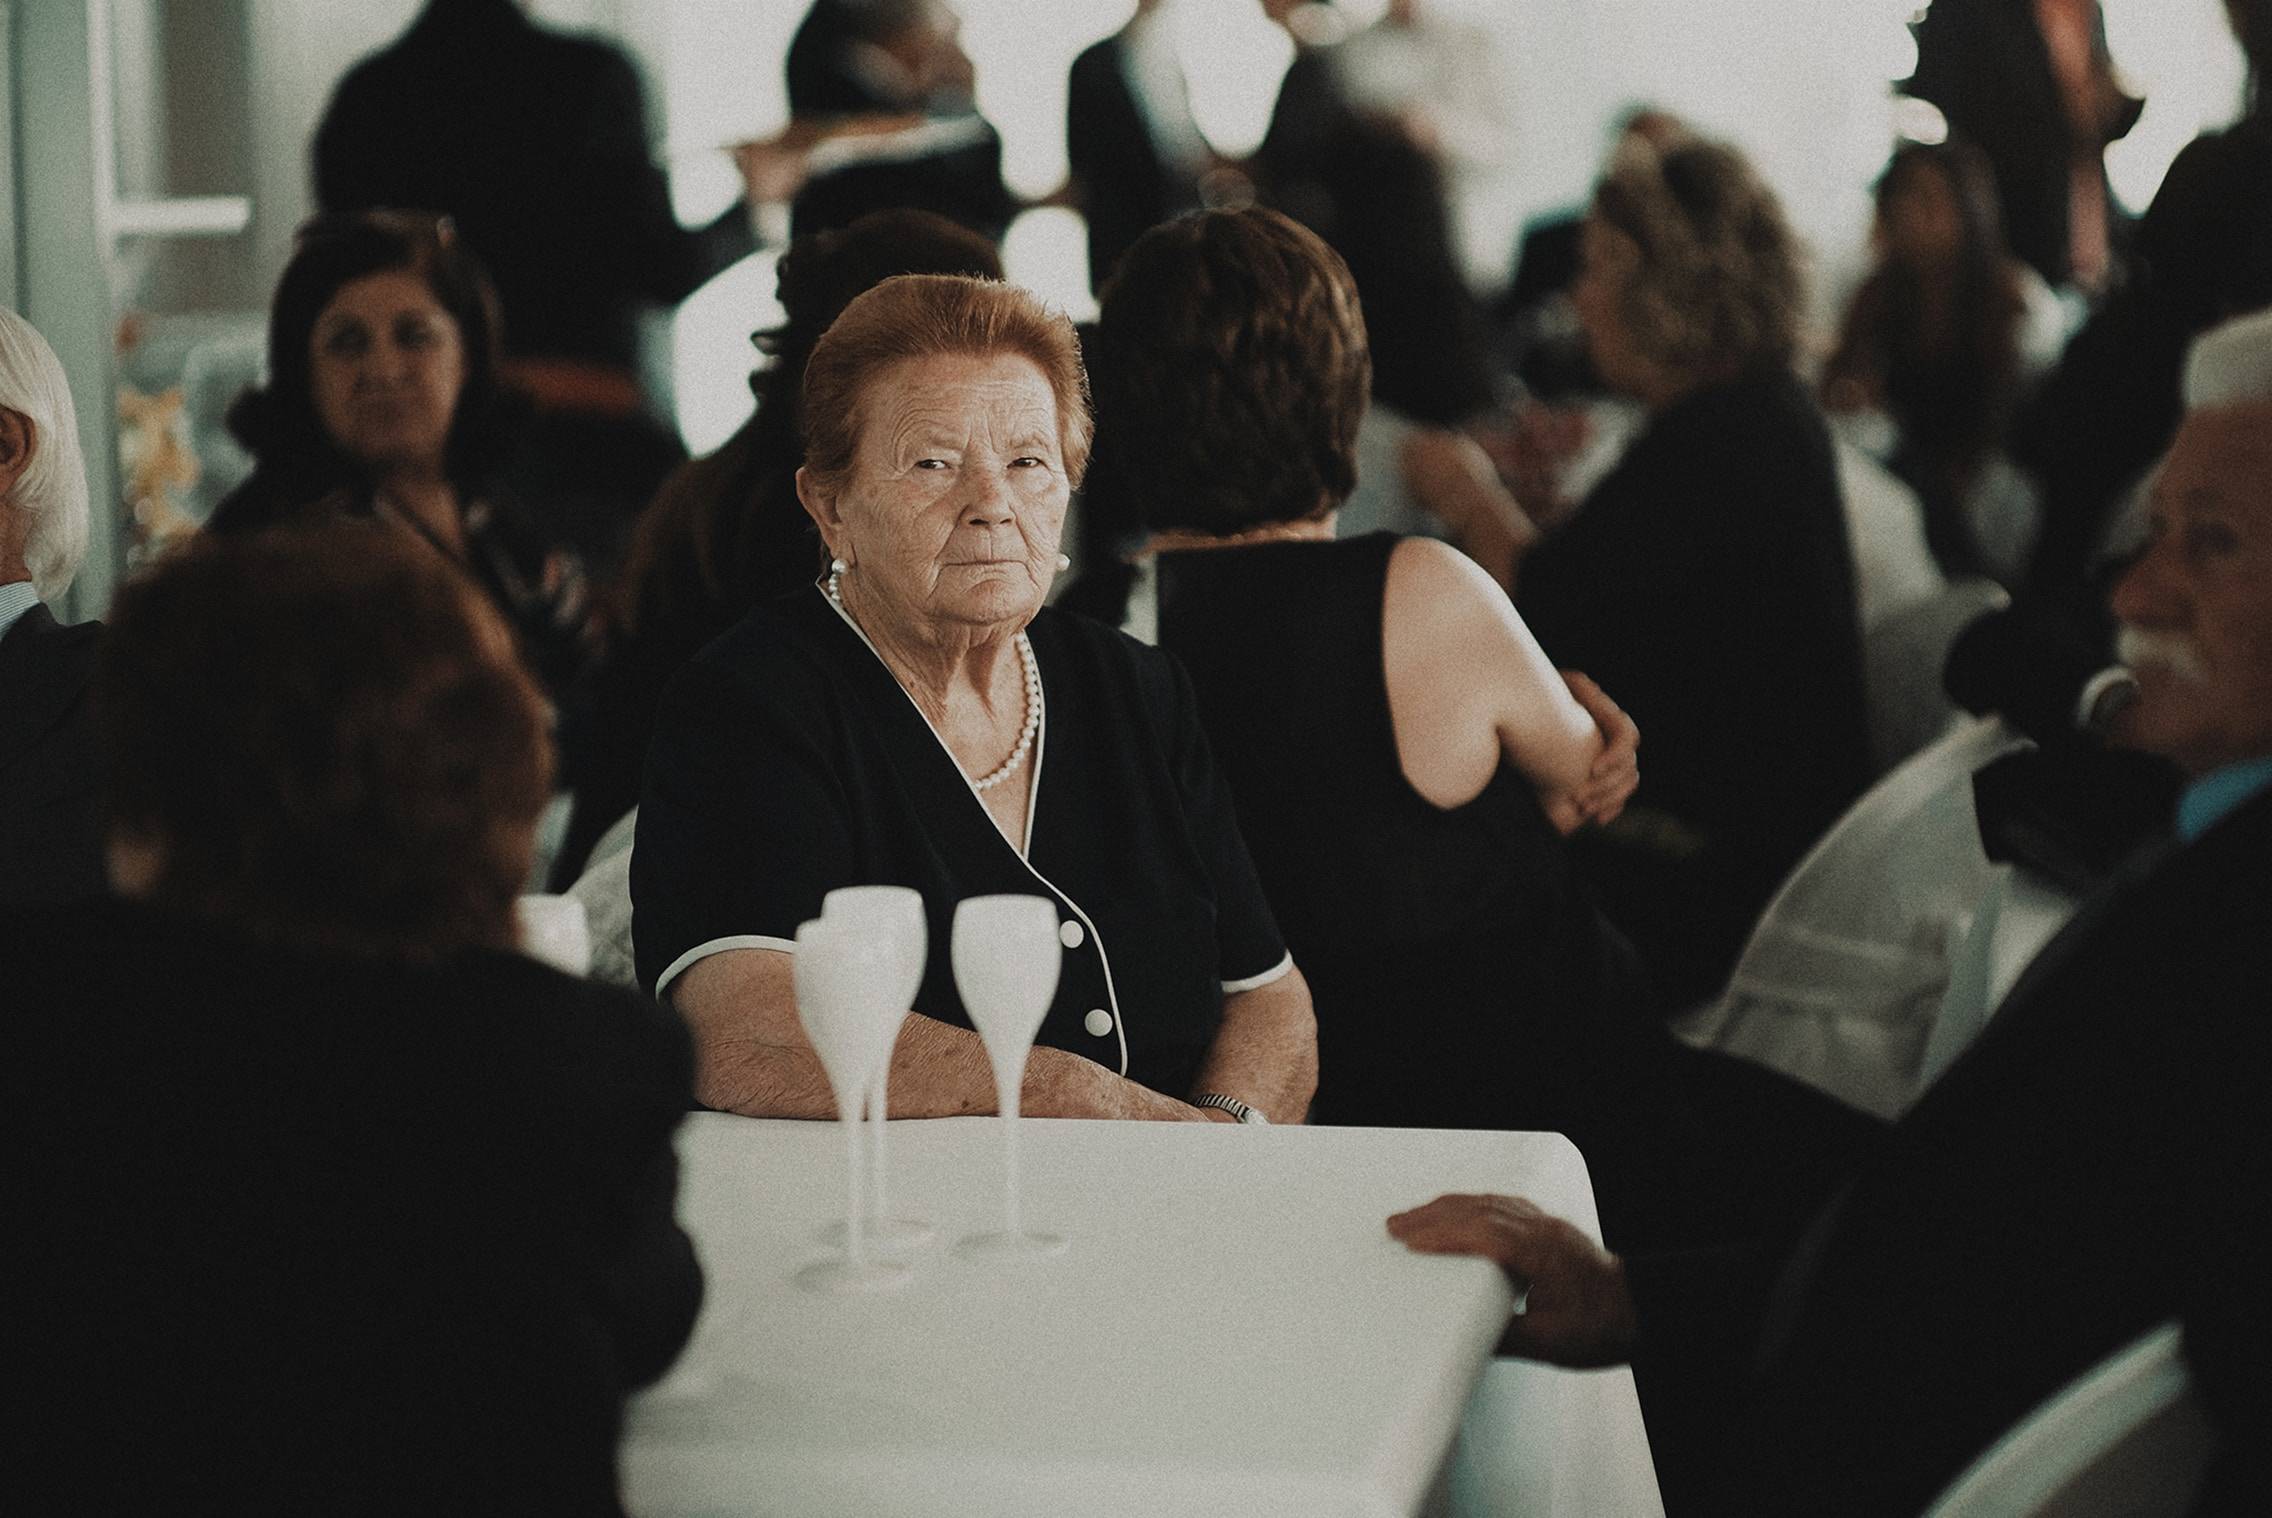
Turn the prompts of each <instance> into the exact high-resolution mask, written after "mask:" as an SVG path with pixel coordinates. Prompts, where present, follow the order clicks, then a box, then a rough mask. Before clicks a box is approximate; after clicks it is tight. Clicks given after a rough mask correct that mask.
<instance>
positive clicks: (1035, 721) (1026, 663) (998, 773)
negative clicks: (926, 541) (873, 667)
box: [827, 573, 1042, 791]
mask: <svg viewBox="0 0 2272 1518" xmlns="http://www.w3.org/2000/svg"><path fill="white" fill-rule="evenodd" d="M837 581H838V575H837V574H836V573H831V574H830V575H829V577H828V587H827V589H828V598H829V599H830V600H831V601H834V602H835V603H836V607H837V609H838V610H839V611H841V612H843V613H844V615H845V616H846V617H851V616H852V608H850V607H849V606H846V605H845V604H844V592H843V590H842V588H841V587H840V586H839V585H838V583H837ZM852 625H853V626H854V627H858V626H859V625H860V624H859V622H858V621H857V620H854V621H853V623H852ZM1011 641H1012V642H1013V643H1014V644H1015V645H1016V646H1017V650H1018V664H1019V667H1020V668H1021V669H1023V670H1024V672H1025V687H1026V721H1025V726H1024V727H1022V728H1021V729H1019V731H1018V746H1017V747H1016V748H1014V749H1011V750H1010V757H1009V758H1007V759H1005V760H1003V761H1002V762H1001V764H1000V765H998V766H997V767H996V768H995V769H994V771H993V773H991V774H989V775H986V776H984V777H983V778H981V779H977V780H973V781H971V782H970V788H971V789H972V790H974V791H990V790H992V789H994V787H996V786H998V785H1000V784H1001V783H1002V782H1003V781H1005V780H1007V779H1009V778H1010V777H1011V776H1012V775H1014V774H1016V773H1017V772H1018V768H1019V766H1021V765H1023V764H1024V763H1025V762H1026V755H1028V754H1030V753H1032V752H1033V741H1034V739H1036V738H1038V737H1039V736H1041V706H1042V694H1041V663H1040V661H1039V660H1037V659H1035V658H1034V656H1033V643H1032V641H1031V640H1030V639H1028V638H1027V637H1026V635H1025V633H1024V632H1023V631H1022V630H1021V631H1019V632H1018V633H1016V634H1015V635H1014V636H1013V637H1012V639H1011Z"/></svg>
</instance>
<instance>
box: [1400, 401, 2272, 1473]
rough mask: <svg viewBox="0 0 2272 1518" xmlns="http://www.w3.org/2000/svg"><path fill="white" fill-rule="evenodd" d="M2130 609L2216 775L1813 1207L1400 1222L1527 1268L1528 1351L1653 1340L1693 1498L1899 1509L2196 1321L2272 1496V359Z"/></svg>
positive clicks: (2167, 492) (2189, 470)
mask: <svg viewBox="0 0 2272 1518" xmlns="http://www.w3.org/2000/svg"><path fill="white" fill-rule="evenodd" d="M2114 610H2115V613H2116V615H2117V616H2118V617H2119V618H2120V619H2121V622H2122V624H2123V647H2124V653H2125V657H2126V659H2127V660H2128V662H2129V663H2130V665H2131V667H2132V668H2133V669H2134V670H2135V671H2136V674H2137V677H2138V685H2139V696H2138V700H2137V703H2136V705H2135V706H2134V707H2132V708H2131V710H2130V713H2129V715H2128V717H2127V719H2126V730H2127V732H2128V734H2129V736H2130V738H2131V741H2133V742H2135V743H2136V744H2137V745H2138V746H2139V747H2140V748H2142V749H2144V750H2146V751H2148V752H2151V753H2156V754H2159V755H2161V756H2163V757H2165V758H2167V759H2170V760H2172V761H2174V762H2175V763H2176V764H2177V765H2178V766H2179V767H2180V768H2182V769H2183V770H2185V771H2186V772H2187V774H2188V776H2189V777H2190V783H2189V785H2188V786H2187V788H2186V790H2185V792H2184V795H2183V797H2182V799H2181V800H2180V802H2179V806H2178V810H2177V817H2176V834H2177V837H2176V839H2175V840H2174V841H2173V842H2171V843H2165V844H2163V845H2161V846H2159V847H2158V848H2155V849H2153V850H2149V851H2148V852H2147V853H2146V854H2145V855H2143V856H2141V857H2140V858H2138V859H2136V860H2135V861H2133V863H2132V864H2131V866H2130V867H2129V868H2128V869H2127V870H2126V871H2125V872H2124V873H2123V874H2122V875H2121V876H2119V877H2118V878H2117V880H2116V881H2115V882H2114V884H2113V885H2112V886H2110V887H2109V888H2108V889H2106V890H2105V891H2103V892H2101V893H2100V894H2099V895H2098V896H2097V897H2095V898H2094V899H2093V900H2092V901H2090V902H2089V903H2087V904H2086V905H2085V906H2084V907H2083V909H2082V910H2081V911H2080V912H2079V913H2078V914H2077V915H2076V916H2075V918H2074V919H2073V920H2072V921H2071V922H2070V924H2069V925H2068V927H2067V928H2066V929H2065V930H2064V931H2063V932H2062V933H2061V934H2060V935H2059V936H2058V937H2057V938H2055V939H2053V940H2052V941H2051V943H2050V944H2049V945H2047V946H2046V947H2045V948H2044V950H2043V951H2042V953H2041V954H2039V955H2038V956H2037V957H2036V959H2035V961H2034V963H2032V964H2031V965H2030V966H2029V967H2028V968H2027V970H2026V971H2025V972H2024V973H2023V974H2022V976H2021V978H2020V981H2019V983H2018V984H2017V985H2016V986H2014V987H2013V989H2012V992H2011V994H2010V995H2009V996H2008V997H2007V998H2006V1000H2005V1002H2004V1004H2003V1006H2002V1007H2001V1008H2000V1009H1999V1010H1998V1011H1997V1013H1996V1015H1995V1019H1994V1020H1993V1021H1992V1022H1991V1023H1990V1024H1989V1025H1988V1028H1987V1030H1986V1032H1985V1033H1983V1034H1982V1035H1981V1036H1980V1038H1979V1040H1978V1041H1977V1042H1976V1043H1975V1044H1974V1045H1973V1046H1972V1047H1971V1048H1970V1049H1969V1050H1968V1051H1966V1053H1965V1054H1964V1055H1963V1056H1962V1057H1961V1058H1960V1059H1959V1060H1958V1061H1957V1063H1956V1064H1955V1065H1953V1066H1952V1067H1951V1068H1950V1069H1949V1070H1948V1072H1947V1073H1946V1074H1945V1075H1943V1076H1942V1077H1941V1079H1940V1081H1939V1082H1938V1083H1937V1084H1935V1085H1934V1086H1933V1087H1932V1088H1931V1089H1930V1090H1928V1091H1927V1092H1926V1093H1925V1095H1924V1097H1923V1098H1922V1099H1921V1100H1920V1101H1919V1102H1918V1103H1917V1105H1916V1106H1915V1107H1913V1108H1912V1109H1911V1110H1910V1111H1909V1113H1908V1114H1907V1115H1906V1116H1905V1117H1904V1118H1903V1119H1902V1120H1901V1121H1900V1122H1899V1123H1898V1124H1897V1125H1895V1127H1894V1128H1893V1129H1892V1130H1891V1131H1890V1133H1889V1134H1888V1136H1887V1140H1886V1142H1885V1143H1884V1144H1883V1146H1882V1147H1881V1148H1879V1149H1878V1150H1877V1152H1875V1153H1874V1154H1873V1155H1871V1156H1870V1157H1868V1158H1867V1159H1866V1160H1865V1161H1864V1162H1863V1163H1862V1164H1860V1165H1858V1166H1856V1167H1854V1168H1853V1170H1852V1172H1851V1173H1850V1175H1849V1176H1848V1177H1847V1178H1846V1180H1845V1182H1844V1183H1843V1185H1841V1186H1840V1187H1838V1188H1837V1189H1836V1191H1835V1192H1834V1193H1831V1194H1828V1195H1826V1196H1825V1197H1823V1198H1821V1199H1820V1201H1821V1207H1820V1211H1819V1212H1818V1213H1817V1214H1816V1216H1815V1218H1814V1220H1813V1222H1812V1223H1811V1224H1810V1225H1808V1226H1807V1227H1806V1228H1805V1229H1804V1230H1803V1231H1801V1232H1794V1233H1792V1234H1790V1235H1788V1236H1785V1237H1763V1238H1761V1239H1760V1240H1758V1241H1757V1242H1756V1244H1755V1245H1753V1246H1752V1247H1749V1248H1743V1249H1729V1250H1724V1251H1714V1252H1707V1253H1690V1254H1687V1255H1682V1256H1664V1255H1659V1256H1653V1257H1652V1256H1645V1255H1640V1254H1635V1255H1630V1256H1627V1257H1625V1258H1622V1259H1621V1258H1618V1257H1616V1256H1613V1255H1607V1254H1604V1253H1602V1252H1601V1251H1600V1250H1599V1249H1597V1248H1595V1247H1594V1246H1593V1245H1592V1244H1591V1243H1590V1242H1589V1241H1587V1240H1586V1239H1584V1238H1583V1237H1581V1236H1579V1235H1577V1234H1576V1233H1575V1231H1574V1230H1572V1229H1571V1228H1570V1226H1569V1225H1568V1224H1566V1223H1564V1222H1562V1221H1560V1220H1558V1219H1555V1218H1551V1217H1548V1216H1546V1215H1545V1214H1543V1213H1541V1212H1539V1211H1538V1210H1537V1209H1536V1208H1534V1207H1531V1206H1530V1205H1529V1204H1528V1203H1524V1202H1520V1201H1516V1200H1514V1199H1511V1198H1506V1197H1468V1196H1462V1197H1445V1198H1441V1199H1439V1200H1437V1201H1435V1202H1432V1203H1430V1204H1428V1205H1427V1206H1425V1207H1422V1208H1419V1209H1417V1210H1416V1211H1414V1212H1410V1213H1405V1214H1401V1215H1399V1216H1398V1217H1396V1218H1392V1219H1391V1220H1390V1223H1389V1227H1390V1230H1391V1232H1393V1233H1395V1234H1396V1235H1397V1236H1398V1237H1399V1238H1402V1239H1404V1240H1405V1241H1406V1242H1407V1243H1409V1244H1411V1245H1412V1246H1413V1247H1414V1248H1418V1249H1425V1250H1430V1251H1436V1252H1458V1253H1472V1254H1481V1255H1486V1256H1488V1257H1490V1258H1492V1259H1495V1260H1496V1261H1498V1262H1499V1263H1500V1264H1501V1265H1502V1266H1503V1267H1505V1269H1506V1270H1507V1271H1508V1273H1509V1274H1510V1276H1512V1277H1513V1278H1514V1279H1515V1280H1516V1281H1517V1282H1519V1283H1524V1284H1527V1285H1528V1286H1529V1313H1528V1315H1527V1316H1525V1317H1521V1318H1517V1319H1515V1320H1514V1322H1513V1326H1512V1328H1511V1329H1510V1331H1509V1333H1508V1336H1507V1338H1506V1340H1505V1342H1504V1344H1503V1348H1504V1349H1506V1350H1507V1351H1508V1352H1510V1353H1514V1354H1520V1355H1527V1356H1533V1357H1536V1358H1540V1359H1545V1360H1549V1361H1553V1362H1556V1363H1560V1364H1571V1365H1601V1364H1609V1363H1614V1362H1617V1361H1621V1360H1625V1359H1628V1358H1629V1359H1631V1360H1632V1362H1633V1364H1634V1366H1635V1370H1636V1373H1637V1375H1638V1376H1639V1378H1640V1385H1641V1393H1642V1399H1643V1402H1644V1404H1645V1407H1646V1411H1647V1414H1648V1419H1649V1437H1650V1443H1651V1446H1652V1448H1653V1451H1654V1453H1655V1455H1656V1459H1657V1468H1658V1473H1659V1476H1660V1478H1661V1479H1662V1481H1663V1484H1664V1489H1665V1497H1666V1507H1667V1509H1668V1511H1671V1512H1676V1513H1730V1514H1746V1515H1750V1514H1763V1515H1766V1514H1786V1513H1787V1514H1793V1515H1798V1514H1806V1515H1815V1514H1823V1513H1839V1514H1851V1515H1863V1518H1867V1515H1874V1514H1884V1515H1889V1518H1890V1515H1895V1514H1899V1515H1905V1518H1906V1515H1909V1514H1914V1513H1917V1512H1919V1511H1921V1510H1922V1509H1924V1508H1925V1507H1926V1505H1927V1504H1928V1503H1929V1502H1930V1500H1931V1499H1932V1497H1933V1494H1934V1493H1935V1492H1936V1491H1938V1490H1940V1489H1941V1488H1943V1487H1945V1486H1946V1485H1947V1484H1948V1482H1949V1481H1950V1480H1951V1479H1953V1478H1954V1477H1955V1476H1956V1475H1957V1473H1958V1472H1959V1471H1960V1470H1961V1469H1963V1467H1964V1466H1965V1465H1966V1463H1967V1462H1969V1461H1970V1460H1971V1459H1972V1458H1973V1457H1974V1456H1976V1455H1977V1454H1978V1453H1979V1452H1980V1451H1982V1450H1983V1449H1985V1448H1986V1447H1987V1446H1988V1445H1989V1444H1990V1443H1991V1442H1992V1441H1993V1440H1995V1439H1996V1438H1997V1436H1998V1435H2000V1434H2001V1433H2002V1432H2003V1431H2004V1430H2005V1429H2006V1428H2007V1427H2009V1426H2010V1425H2011V1424H2013V1423H2015V1422H2016V1421H2018V1420H2019V1419H2020V1418H2021V1417H2023V1416H2024V1415H2026V1414H2027V1412H2028V1411H2029V1410H2030V1409H2031V1408H2033V1407H2034V1406H2035V1405H2036V1404H2037V1403H2039V1402H2040V1401H2042V1400H2043V1399H2044V1398H2045V1397H2047V1396H2049V1395H2050V1394H2051V1393H2052V1392H2054V1391H2055V1390H2057V1389H2058V1388H2059V1387H2060V1386H2062V1385H2064V1384H2065V1383H2066V1382H2067V1381H2069V1380H2070V1379H2072V1378H2073V1377H2075V1376H2077V1375H2079V1374H2081V1373H2082V1372H2083V1371H2084V1370H2086V1369H2088V1368H2089V1367H2090V1366H2091V1365H2093V1364H2095V1363H2096V1362H2098V1361H2099V1360H2101V1359H2103V1358H2105V1357H2106V1356H2107V1355H2109V1354H2111V1353H2113V1352H2114V1351H2115V1350H2116V1349H2118V1348H2120V1347H2121V1346H2123V1345H2125V1344H2127V1343H2129V1342H2130V1341H2132V1340H2133V1339H2135V1338H2137V1337H2138V1336H2139V1335H2140V1334H2142V1333H2143V1332H2145V1331H2146V1330H2147V1329H2148V1328H2150V1327H2152V1326H2154V1325H2155V1324H2158V1323H2160V1322H2163V1321H2165V1320H2167V1319H2170V1318H2177V1319H2179V1320H2181V1321H2182V1322H2183V1324H2184V1326H2185V1351H2186V1356H2187V1359H2188V1362H2189V1364H2190V1367H2191V1370H2192V1373H2193V1380H2194V1386H2195V1390H2196V1392H2197V1393H2198V1395H2199V1397H2200V1400H2201V1403H2202V1405H2203V1406H2204V1407H2205V1408H2206V1410H2207V1412H2208V1414H2209V1416H2210V1418H2211V1420H2212V1421H2213V1422H2214V1423H2215V1424H2216V1425H2217V1427H2218V1429H2219V1430H2220V1436H2221V1446H2222V1447H2221V1450H2220V1453H2219V1460H2218V1464H2217V1466H2216V1467H2215V1468H2213V1470H2212V1472H2211V1475H2210V1478H2209V1486H2208V1489H2207V1490H2206V1491H2204V1492H2203V1493H2202V1494H2201V1495H2200V1498H2199V1500H2198V1503H2197V1506H2196V1508H2195V1511H2196V1512H2198V1513H2206V1514H2220V1515H2222V1514H2233V1515H2239V1514H2260V1513H2263V1512H2266V1511H2272V1465H2268V1462H2267V1459H2266V1454H2265V1443H2264V1437H2263V1436H2264V1431H2265V1430H2266V1429H2267V1428H2272V1318H2268V1317H2267V1314H2266V1313H2265V1310H2264V1302H2263V1293H2264V1282H2265V1280H2266V1279H2267V1277H2268V1276H2272V1113H2268V1109H2267V1107H2266V1105H2265V1102H2264V1091H2265V1088H2266V1085H2267V1083H2268V1082H2272V1021H2268V1020H2267V1019H2266V1017H2265V1016H2264V1011H2265V988H2266V987H2267V986H2272V936H2268V935H2267V934H2266V933H2265V931H2264V925H2265V923H2266V922H2267V921H2268V920H2272V387H2263V386H2260V387H2259V389H2258V398H2257V399H2255V400H2252V401H2249V402H2245V403H2242V404H2235V405H2224V406H2219V407H2215V408H2211V409H2205V410H2202V411H2198V412H2196V413H2194V415H2193V416H2192V417H2191V418H2189V419H2188V421H2187V422H2186V424H2185V426H2184V428H2183V430H2182V431H2181V432H2180V433H2179V435H2178V440H2177V444H2176V447H2175V448H2174V450H2173V451H2172V453H2171V456H2170V460H2169V462H2168V464H2167V466H2166V467H2165V469H2164V471H2163V473H2162V476H2161V478H2160V480H2159V482H2158V483H2157V485H2156V489H2155V501H2154V534H2153V540H2152V542H2151V544H2150V546H2149V547H2148V548H2147V549H2146V551H2145V553H2144V554H2143V555H2142V556H2141V557H2140V558H2139V559H2138V560H2137V562H2136V563H2135V564H2134V565H2133V566H2132V567H2131V568H2130V570H2129V571H2128V573H2127V574H2126V575H2125V576H2124V577H2123V579H2122V581H2121V582H2120V584H2119V585H2118V586H2117V587H2116V589H2115V593H2114Z"/></svg>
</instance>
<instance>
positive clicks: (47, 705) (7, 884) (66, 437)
mask: <svg viewBox="0 0 2272 1518" xmlns="http://www.w3.org/2000/svg"><path fill="white" fill-rule="evenodd" d="M86 552H87V471H86V467H85V464H84V463H83V461H82V460H81V458H80V454H79V424H78V417H77V414H76V412H75V411H74V410H73V408H72V404H71V387H70V384H69V382H68V381H67V380H66V379H65V378H64V374H63V366H62V364H61V363H59V362H57V360H56V357H55V350H54V349H52V348H50V347H49V346H48V345H47V340H46V339H45V338H43V337H41V336H40V335H39V333H38V331H37V330H35V329H34V328H33V326H32V324H31V323H30V322H27V321H25V320H24V319H23V318H22V317H21V316H18V315H17V314H16V313H15V312H13V311H10V310H8V309H6V308H4V307H0V902H13V901H61V900H68V899H70V898H72V897H75V896H85V895H92V894H94V893H96V892H99V891H101V890H102V888H103V874H102V853H101V848H100V844H99V841H98V835H97V831H96V826H95V820H94V780H93V765H92V762H91V758H90V752H89V748H90V745H89V732H88V721H87V710H86V708H87V703H86V688H87V676H88V672H89V670H90V669H91V668H92V667H93V664H94V655H95V643H96V640H97V638H98V637H99V635H100V633H101V627H100V626H99V625H98V624H96V623H92V622H88V623H82V624H80V625H78V626H75V627H65V626H61V625H59V624H58V623H57V622H56V620H55V617H54V615H53V614H52V613H51V612H49V610H48V607H47V603H48V602H50V601H53V600H55V599H57V598H59V597H60V596H61V595H62V594H63V591H64V589H65V587H67V586H68V585H69V584H70V583H71V577H72V575H73V574H75V573H76V572H77V571H78V568H79V561H80V560H81V559H82V558H84V557H85V556H86Z"/></svg>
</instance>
